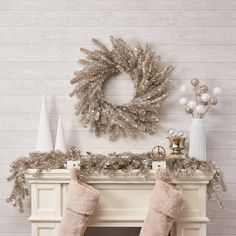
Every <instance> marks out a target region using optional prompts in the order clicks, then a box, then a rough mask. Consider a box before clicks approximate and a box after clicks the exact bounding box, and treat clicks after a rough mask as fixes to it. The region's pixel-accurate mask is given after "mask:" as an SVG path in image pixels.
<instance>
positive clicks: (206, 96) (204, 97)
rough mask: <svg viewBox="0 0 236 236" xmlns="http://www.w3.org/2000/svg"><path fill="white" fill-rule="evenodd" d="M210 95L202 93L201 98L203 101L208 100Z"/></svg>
mask: <svg viewBox="0 0 236 236" xmlns="http://www.w3.org/2000/svg"><path fill="white" fill-rule="evenodd" d="M210 98H211V96H210V95H209V94H208V93H203V94H202V96H201V100H202V101H203V102H208V101H209V100H210Z"/></svg>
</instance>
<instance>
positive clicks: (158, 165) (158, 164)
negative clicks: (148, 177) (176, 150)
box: [152, 161, 166, 171]
mask: <svg viewBox="0 0 236 236" xmlns="http://www.w3.org/2000/svg"><path fill="white" fill-rule="evenodd" d="M152 169H153V170H161V171H166V162H165V161H153V162H152Z"/></svg>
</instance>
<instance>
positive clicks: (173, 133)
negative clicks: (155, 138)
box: [169, 129, 177, 137]
mask: <svg viewBox="0 0 236 236" xmlns="http://www.w3.org/2000/svg"><path fill="white" fill-rule="evenodd" d="M169 135H170V136H171V137H174V136H176V135H177V130H176V129H169Z"/></svg>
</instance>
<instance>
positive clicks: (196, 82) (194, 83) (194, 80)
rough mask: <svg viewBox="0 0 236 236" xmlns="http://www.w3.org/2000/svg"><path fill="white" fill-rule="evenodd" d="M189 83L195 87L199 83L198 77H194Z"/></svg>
mask: <svg viewBox="0 0 236 236" xmlns="http://www.w3.org/2000/svg"><path fill="white" fill-rule="evenodd" d="M191 84H192V85H193V86H194V87H197V86H198V85H199V79H197V78H194V79H192V80H191Z"/></svg>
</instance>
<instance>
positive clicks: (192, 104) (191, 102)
mask: <svg viewBox="0 0 236 236" xmlns="http://www.w3.org/2000/svg"><path fill="white" fill-rule="evenodd" d="M195 106H196V102H195V101H189V102H188V107H189V108H191V109H193V108H194V107H195Z"/></svg>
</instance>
